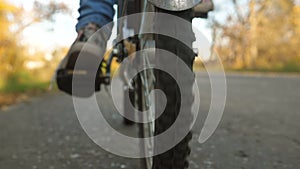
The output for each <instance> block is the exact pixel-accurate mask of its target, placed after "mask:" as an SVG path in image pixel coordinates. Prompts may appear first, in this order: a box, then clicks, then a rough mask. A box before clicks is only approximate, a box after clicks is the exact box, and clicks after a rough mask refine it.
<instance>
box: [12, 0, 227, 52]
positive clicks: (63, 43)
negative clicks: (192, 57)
mask: <svg viewBox="0 0 300 169" xmlns="http://www.w3.org/2000/svg"><path fill="white" fill-rule="evenodd" d="M8 1H9V2H11V3H13V4H15V5H17V6H23V7H24V8H25V9H26V10H28V11H29V10H30V9H31V8H32V4H33V2H34V0H26V1H24V0H8ZM38 1H40V2H42V3H47V2H49V1H50V0H38ZM55 1H57V2H61V1H62V0H55ZM63 2H64V3H66V4H67V5H69V6H70V8H71V9H72V16H67V15H61V14H58V15H57V16H56V18H57V19H56V21H55V23H47V22H44V23H39V24H34V25H32V26H30V27H28V28H27V29H26V30H25V31H24V32H23V43H25V44H27V45H28V46H30V47H31V49H32V50H31V51H32V52H33V53H34V51H35V49H38V50H43V51H46V52H48V53H51V51H53V50H55V48H57V47H68V46H70V45H71V44H72V43H73V41H74V40H75V38H76V36H77V33H76V31H75V25H76V23H77V17H78V16H79V14H78V12H77V9H78V7H79V0H77V1H76V0H75V1H74V0H69V1H63ZM224 2H226V0H216V1H215V4H226V3H224ZM227 2H228V1H227ZM222 6H223V5H222ZM228 9H229V10H230V8H228ZM222 15H223V14H221V15H220V16H219V17H222ZM193 24H194V26H195V27H196V28H197V29H198V30H200V31H201V32H202V34H203V35H204V37H205V38H206V39H207V40H208V41H209V42H210V41H211V30H210V28H209V27H208V26H207V21H206V20H204V19H194V21H193ZM199 45H201V44H199ZM207 48H209V46H207ZM206 55H208V54H206Z"/></svg>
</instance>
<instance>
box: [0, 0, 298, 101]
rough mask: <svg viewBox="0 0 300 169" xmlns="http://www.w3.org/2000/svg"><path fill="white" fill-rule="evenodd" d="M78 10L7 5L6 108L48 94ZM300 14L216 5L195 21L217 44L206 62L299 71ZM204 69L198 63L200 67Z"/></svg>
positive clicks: (2, 50) (70, 4) (290, 3)
mask: <svg viewBox="0 0 300 169" xmlns="http://www.w3.org/2000/svg"><path fill="white" fill-rule="evenodd" d="M78 6H79V2H77V1H65V2H63V1H59V0H37V1H34V0H26V1H22V0H1V5H0V20H1V22H0V24H1V36H0V60H1V61H0V72H1V76H0V93H1V96H0V105H3V104H7V103H5V102H10V100H11V99H12V100H14V98H15V96H16V95H14V94H15V93H23V92H29V91H31V92H32V91H44V90H46V89H47V87H48V86H49V82H50V80H51V77H52V76H53V74H54V70H55V68H56V66H57V64H58V63H59V61H60V60H61V59H62V58H63V56H64V55H65V53H66V52H67V49H68V47H69V46H70V45H71V43H72V42H73V40H74V39H75V38H76V32H75V28H74V26H75V24H76V20H77V19H76V18H77V17H78V12H77V9H78ZM299 15H300V4H299V0H239V1H237V0H230V1H225V0H215V11H214V12H212V13H211V14H210V16H209V19H207V20H204V19H195V20H194V25H195V27H197V28H198V29H199V30H200V31H202V32H203V34H204V35H205V36H206V37H207V39H208V40H209V41H210V42H211V51H212V52H211V54H210V56H206V57H203V58H202V59H201V60H202V61H204V62H207V63H211V64H213V63H214V62H215V61H216V59H217V56H219V57H220V59H221V60H222V62H223V65H224V67H225V69H226V70H230V71H258V72H299V71H300V54H299V52H298V47H299V46H300V17H299ZM197 47H198V48H201V46H200V47H199V46H197ZM216 51H217V54H216ZM201 65H202V63H201V62H200V59H198V62H196V64H195V66H196V67H201ZM7 94H10V95H7ZM12 94H13V95H14V96H13V97H12V98H11V99H8V97H9V96H11V95H12ZM4 96H5V99H3V97H4Z"/></svg>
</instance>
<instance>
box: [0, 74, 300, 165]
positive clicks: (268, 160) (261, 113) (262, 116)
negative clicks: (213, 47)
mask: <svg viewBox="0 0 300 169" xmlns="http://www.w3.org/2000/svg"><path fill="white" fill-rule="evenodd" d="M197 82H198V84H199V87H200V93H201V107H200V111H199V113H200V116H199V119H200V122H199V123H197V124H196V128H195V129H194V131H193V132H194V138H193V140H192V142H191V147H192V153H191V157H190V161H191V163H190V169H196V168H200V169H298V168H300V160H299V159H300V90H299V87H300V76H284V75H268V76H265V75H239V74H230V75H227V84H228V95H227V103H226V107H225V112H224V115H223V118H222V121H221V123H220V125H219V127H218V129H217V131H216V132H215V133H214V135H213V136H212V137H211V138H210V139H209V140H208V141H207V142H205V143H204V144H200V143H198V142H197V138H198V136H199V130H198V129H197V127H198V128H199V127H200V128H201V125H203V124H202V122H203V120H202V119H204V118H205V112H207V111H208V109H209V106H210V85H209V81H208V78H207V76H205V75H204V74H197ZM97 98H98V100H99V102H101V103H105V105H107V109H106V110H107V111H105V117H106V118H107V120H108V121H110V123H111V124H112V126H113V127H114V128H115V129H117V130H119V131H120V132H123V133H125V134H128V135H131V136H134V135H136V133H137V128H136V126H131V127H128V126H124V125H123V124H122V118H121V116H120V115H119V114H118V113H117V112H115V110H114V109H113V108H110V107H111V105H112V101H111V100H110V99H109V97H108V95H107V94H106V93H105V92H101V93H99V94H97ZM0 130H1V132H0V169H64V168H67V169H123V168H128V169H137V168H139V160H137V159H129V158H123V157H118V156H116V155H113V154H111V153H108V152H106V151H104V150H103V149H101V148H100V147H99V146H97V145H96V144H94V143H93V141H91V140H90V139H89V137H88V136H87V135H86V134H85V132H84V131H83V129H82V128H81V126H80V124H79V122H78V119H77V116H76V114H75V112H74V108H73V104H72V99H71V98H70V97H69V96H66V95H64V94H61V93H56V94H45V95H43V96H41V97H38V98H33V99H31V100H30V101H28V102H24V103H20V104H17V105H15V106H12V107H9V108H8V109H6V110H1V111H0Z"/></svg>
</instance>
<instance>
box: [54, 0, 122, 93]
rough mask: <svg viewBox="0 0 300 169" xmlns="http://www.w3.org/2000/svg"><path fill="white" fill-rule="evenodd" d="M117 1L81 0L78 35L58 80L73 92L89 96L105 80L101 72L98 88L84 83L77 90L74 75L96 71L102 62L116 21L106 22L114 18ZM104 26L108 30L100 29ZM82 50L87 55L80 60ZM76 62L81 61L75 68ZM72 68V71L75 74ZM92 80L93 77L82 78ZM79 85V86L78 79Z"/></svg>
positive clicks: (97, 80)
mask: <svg viewBox="0 0 300 169" xmlns="http://www.w3.org/2000/svg"><path fill="white" fill-rule="evenodd" d="M115 2H116V0H80V8H79V10H78V11H79V14H80V16H79V18H78V23H77V25H76V30H77V32H78V36H77V38H76V40H75V42H74V43H73V44H72V46H71V47H70V49H69V52H68V54H67V56H66V57H65V58H64V60H63V61H62V62H61V64H60V68H59V69H58V70H61V71H58V73H57V83H58V86H59V88H60V89H61V90H62V91H65V92H66V93H69V94H72V95H76V96H82V97H86V96H90V95H91V94H93V92H94V91H98V90H100V83H101V82H100V78H99V76H97V77H96V79H95V89H93V88H90V87H88V86H89V85H83V87H80V89H77V88H75V90H74V78H73V77H77V72H86V73H85V74H86V76H85V77H82V78H81V75H80V78H81V79H84V78H86V77H88V75H92V74H93V73H94V74H95V72H94V70H92V69H93V67H97V66H99V65H98V64H99V62H100V60H101V57H103V55H104V52H105V50H106V43H107V40H108V39H109V37H110V35H111V30H112V24H110V25H111V26H105V25H106V24H108V23H110V22H111V21H112V20H113V17H114V13H115V11H114V8H113V5H114V4H115ZM100 28H103V30H104V31H98V32H97V30H98V29H100ZM83 49H85V51H84V52H82V51H83ZM86 49H88V50H86ZM80 53H82V56H83V59H79V60H78V56H79V54H80ZM77 62H78V63H79V64H78V63H77ZM75 64H76V65H78V66H76V70H74V68H75ZM95 64H97V65H95ZM93 65H94V66H93ZM100 70H101V69H98V70H95V71H97V72H96V75H98V74H99V72H98V71H100ZM69 72H71V74H70V73H69ZM66 74H67V76H66ZM81 74H82V73H81ZM100 74H101V73H100ZM70 76H71V77H70ZM78 76H79V75H78ZM60 77H61V78H60ZM91 80H93V79H89V80H80V81H91ZM75 82H76V81H75ZM80 83H81V82H80ZM72 86H73V87H72ZM75 86H77V85H76V83H75ZM78 86H80V85H78Z"/></svg>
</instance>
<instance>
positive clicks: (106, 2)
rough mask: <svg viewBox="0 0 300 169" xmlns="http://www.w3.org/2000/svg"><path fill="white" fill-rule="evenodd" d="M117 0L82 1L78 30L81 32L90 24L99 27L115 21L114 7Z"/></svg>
mask: <svg viewBox="0 0 300 169" xmlns="http://www.w3.org/2000/svg"><path fill="white" fill-rule="evenodd" d="M115 3H116V0H80V7H79V9H78V11H79V14H80V15H79V17H78V23H77V25H76V30H77V31H79V30H81V29H83V28H84V27H86V26H87V25H88V24H89V23H94V24H96V25H98V26H99V27H101V26H104V25H106V24H107V23H109V22H111V21H112V20H113V17H114V14H115V11H114V8H113V5H114V4H115Z"/></svg>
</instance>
